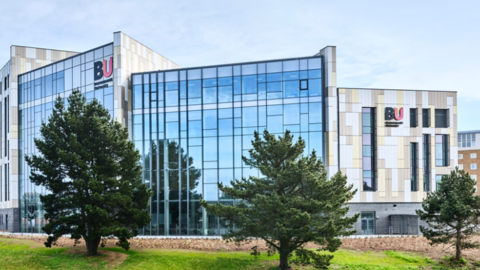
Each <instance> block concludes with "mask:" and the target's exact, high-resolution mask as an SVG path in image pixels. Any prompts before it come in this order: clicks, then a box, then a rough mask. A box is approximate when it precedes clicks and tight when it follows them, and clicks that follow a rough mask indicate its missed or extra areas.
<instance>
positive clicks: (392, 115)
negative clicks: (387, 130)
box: [385, 107, 403, 127]
mask: <svg viewBox="0 0 480 270" xmlns="http://www.w3.org/2000/svg"><path fill="white" fill-rule="evenodd" d="M402 119H403V107H400V109H398V108H392V107H385V126H386V127H398V126H399V125H400V124H403V122H397V121H400V120H402ZM392 120H394V121H392Z"/></svg>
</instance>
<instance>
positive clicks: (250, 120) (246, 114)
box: [242, 107, 257, 127]
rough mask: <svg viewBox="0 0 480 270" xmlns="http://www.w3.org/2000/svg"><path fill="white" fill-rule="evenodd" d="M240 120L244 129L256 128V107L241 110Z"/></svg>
mask: <svg viewBox="0 0 480 270" xmlns="http://www.w3.org/2000/svg"><path fill="white" fill-rule="evenodd" d="M242 118H243V126H244V127H253V126H257V107H246V108H243V116H242Z"/></svg>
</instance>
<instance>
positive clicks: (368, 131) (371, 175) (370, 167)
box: [362, 108, 377, 191]
mask: <svg viewBox="0 0 480 270" xmlns="http://www.w3.org/2000/svg"><path fill="white" fill-rule="evenodd" d="M362 155H363V157H362V165H363V166H362V167H363V191H376V188H377V187H376V183H375V177H376V175H375V169H376V166H375V160H376V159H375V108H362Z"/></svg>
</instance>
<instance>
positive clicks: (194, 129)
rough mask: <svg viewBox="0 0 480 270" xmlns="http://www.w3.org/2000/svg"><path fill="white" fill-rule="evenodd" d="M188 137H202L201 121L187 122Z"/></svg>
mask: <svg viewBox="0 0 480 270" xmlns="http://www.w3.org/2000/svg"><path fill="white" fill-rule="evenodd" d="M188 136H189V137H201V136H202V121H189V122H188Z"/></svg>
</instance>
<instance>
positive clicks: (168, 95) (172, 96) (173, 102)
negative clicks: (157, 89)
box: [165, 91, 178, 107]
mask: <svg viewBox="0 0 480 270" xmlns="http://www.w3.org/2000/svg"><path fill="white" fill-rule="evenodd" d="M165 106H167V107H168V106H178V91H166V92H165Z"/></svg>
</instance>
